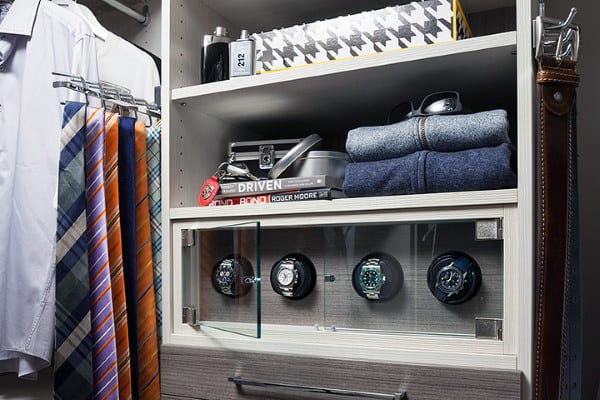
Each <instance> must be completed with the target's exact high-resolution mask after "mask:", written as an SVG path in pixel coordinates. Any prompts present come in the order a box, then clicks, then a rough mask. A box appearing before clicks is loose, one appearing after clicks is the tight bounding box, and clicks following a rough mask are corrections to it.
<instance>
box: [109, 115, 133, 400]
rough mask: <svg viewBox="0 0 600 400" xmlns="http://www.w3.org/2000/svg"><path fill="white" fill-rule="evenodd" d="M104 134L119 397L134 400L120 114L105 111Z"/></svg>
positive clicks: (121, 399) (123, 399)
mask: <svg viewBox="0 0 600 400" xmlns="http://www.w3.org/2000/svg"><path fill="white" fill-rule="evenodd" d="M104 125H105V131H106V136H105V138H104V145H105V147H104V179H105V182H104V191H105V196H106V225H107V229H108V258H109V264H110V279H111V284H112V299H113V311H114V318H115V338H116V341H117V368H118V372H119V399H120V400H131V398H132V397H131V367H130V364H129V332H128V326H127V303H126V299H125V280H124V277H123V245H122V243H121V222H120V211H119V179H118V168H117V162H118V159H119V155H118V152H119V116H118V115H117V114H114V113H106V114H105V124H104Z"/></svg>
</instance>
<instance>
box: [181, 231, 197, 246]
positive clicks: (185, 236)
mask: <svg viewBox="0 0 600 400" xmlns="http://www.w3.org/2000/svg"><path fill="white" fill-rule="evenodd" d="M195 244H196V231H194V230H193V229H182V230H181V246H182V247H192V246H194V245H195Z"/></svg>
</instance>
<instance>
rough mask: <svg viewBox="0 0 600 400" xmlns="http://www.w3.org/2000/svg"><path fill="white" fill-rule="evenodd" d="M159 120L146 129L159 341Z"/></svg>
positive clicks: (160, 260)
mask: <svg viewBox="0 0 600 400" xmlns="http://www.w3.org/2000/svg"><path fill="white" fill-rule="evenodd" d="M160 127H161V124H160V121H159V122H158V123H157V124H156V125H155V126H152V127H150V128H148V129H146V152H147V159H148V196H149V197H148V202H149V206H150V229H151V234H150V237H151V238H152V263H153V265H154V296H155V299H156V334H157V335H158V343H159V344H160V342H161V329H162V295H161V289H162V232H161V227H162V224H161V220H160V218H161V215H160V213H161V201H160Z"/></svg>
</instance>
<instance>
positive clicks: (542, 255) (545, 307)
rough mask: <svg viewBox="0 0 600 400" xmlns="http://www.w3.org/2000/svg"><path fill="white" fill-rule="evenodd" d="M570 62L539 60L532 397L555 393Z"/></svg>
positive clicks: (568, 179)
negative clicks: (534, 357)
mask: <svg viewBox="0 0 600 400" xmlns="http://www.w3.org/2000/svg"><path fill="white" fill-rule="evenodd" d="M575 66H576V62H575V61H571V60H561V59H557V58H556V57H542V58H541V59H540V61H539V68H538V74H537V83H538V90H539V96H540V137H539V158H538V185H539V188H538V189H539V190H538V241H537V248H538V253H537V267H538V269H537V271H536V272H537V304H536V336H535V350H536V359H535V399H536V400H550V399H559V398H561V390H562V388H561V378H562V372H561V371H562V367H563V365H564V354H565V351H566V349H565V337H564V336H565V335H564V334H563V332H564V331H565V329H566V328H567V327H566V326H564V325H563V316H564V312H565V311H566V307H565V301H566V300H567V297H566V296H565V292H566V290H567V288H568V286H569V279H570V278H569V273H568V271H569V270H570V268H569V267H570V256H571V254H570V253H571V250H570V249H571V247H572V246H571V244H572V243H571V240H572V237H571V232H572V229H573V221H572V213H571V212H570V211H571V210H572V202H573V191H574V188H573V185H574V181H573V176H575V175H574V171H575V168H576V166H575V165H576V159H575V156H574V151H573V149H574V146H575V141H576V138H575V131H574V126H573V122H572V114H573V106H574V103H575V94H576V88H577V86H578V84H579V75H578V74H577V72H576V71H575Z"/></svg>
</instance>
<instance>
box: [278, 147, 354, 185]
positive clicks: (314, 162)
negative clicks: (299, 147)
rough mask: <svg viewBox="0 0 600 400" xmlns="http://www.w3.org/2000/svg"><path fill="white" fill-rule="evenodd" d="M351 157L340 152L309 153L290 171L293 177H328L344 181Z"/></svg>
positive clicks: (291, 167)
mask: <svg viewBox="0 0 600 400" xmlns="http://www.w3.org/2000/svg"><path fill="white" fill-rule="evenodd" d="M349 163H350V157H349V156H348V154H346V153H342V152H339V151H309V152H308V153H307V154H306V156H304V157H301V158H299V159H298V160H296V161H295V162H294V163H293V164H292V165H291V166H290V169H289V174H290V175H291V176H300V177H303V176H317V175H328V176H332V177H335V178H339V179H342V180H343V179H344V176H345V175H346V165H348V164H349Z"/></svg>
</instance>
